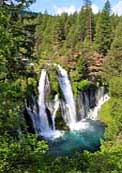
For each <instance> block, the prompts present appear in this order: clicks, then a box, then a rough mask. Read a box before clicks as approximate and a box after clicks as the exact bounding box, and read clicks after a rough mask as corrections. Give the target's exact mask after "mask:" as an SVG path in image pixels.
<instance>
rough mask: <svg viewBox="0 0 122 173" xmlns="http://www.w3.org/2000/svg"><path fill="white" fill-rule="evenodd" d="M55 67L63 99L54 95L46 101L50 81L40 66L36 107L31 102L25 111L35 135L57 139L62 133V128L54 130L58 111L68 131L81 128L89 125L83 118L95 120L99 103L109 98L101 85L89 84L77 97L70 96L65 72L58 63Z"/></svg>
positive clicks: (70, 89)
mask: <svg viewBox="0 0 122 173" xmlns="http://www.w3.org/2000/svg"><path fill="white" fill-rule="evenodd" d="M56 66H57V68H58V81H59V85H60V88H61V91H62V95H63V99H62V98H60V99H59V96H58V94H56V95H55V97H54V99H53V100H47V97H46V96H47V93H48V91H49V90H50V82H49V80H48V76H47V72H46V70H45V69H42V72H41V76H40V80H39V86H38V91H39V98H38V108H39V111H37V110H38V109H37V107H36V105H34V104H35V101H33V104H32V103H31V104H30V107H28V106H27V108H26V110H27V113H28V114H29V116H30V117H31V119H32V123H33V127H34V130H35V132H36V133H37V134H38V135H41V136H43V137H44V138H51V139H54V138H58V137H60V136H61V135H63V132H62V131H59V130H56V127H55V118H56V113H57V111H58V110H60V109H61V113H62V117H63V119H64V122H65V123H66V125H67V126H69V128H70V130H81V129H85V128H88V127H89V123H86V122H85V121H86V119H91V120H96V119H97V117H98V112H99V110H100V108H101V106H102V105H103V104H104V103H105V102H106V101H108V100H109V99H110V97H109V96H108V95H107V94H106V93H105V88H104V87H99V88H95V87H91V88H89V89H87V90H86V91H84V92H80V94H79V95H78V97H77V98H76V99H75V100H76V104H75V100H74V97H73V92H72V87H71V83H70V80H69V78H68V74H67V71H66V70H65V69H63V68H62V67H61V66H60V65H56ZM33 100H34V99H33ZM76 110H77V113H76Z"/></svg>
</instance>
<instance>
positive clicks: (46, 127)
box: [38, 69, 51, 133]
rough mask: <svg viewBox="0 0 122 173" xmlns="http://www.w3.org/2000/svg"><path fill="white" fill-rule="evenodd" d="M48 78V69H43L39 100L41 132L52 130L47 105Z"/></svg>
mask: <svg viewBox="0 0 122 173" xmlns="http://www.w3.org/2000/svg"><path fill="white" fill-rule="evenodd" d="M46 78H47V73H46V70H44V69H43V70H42V72H41V77H40V80H39V87H38V91H39V100H38V105H39V118H40V122H41V123H40V130H41V132H42V133H43V132H45V131H49V130H51V129H50V127H49V122H48V118H47V114H46V107H45V89H46V88H45V86H46Z"/></svg>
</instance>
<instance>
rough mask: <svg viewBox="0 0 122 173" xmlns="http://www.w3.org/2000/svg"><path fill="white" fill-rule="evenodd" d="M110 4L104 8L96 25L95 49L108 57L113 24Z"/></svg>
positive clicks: (106, 4) (107, 3)
mask: <svg viewBox="0 0 122 173" xmlns="http://www.w3.org/2000/svg"><path fill="white" fill-rule="evenodd" d="M110 11H111V7H110V2H109V0H107V1H106V3H105V5H104V8H103V10H102V12H101V14H100V15H99V18H98V21H97V25H96V35H95V43H94V44H95V48H96V50H97V51H98V52H99V53H102V54H103V55H106V53H107V51H108V50H109V49H110V45H111V41H112V34H111V33H112V24H111V18H110Z"/></svg>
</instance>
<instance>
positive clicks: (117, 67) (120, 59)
mask: <svg viewBox="0 0 122 173" xmlns="http://www.w3.org/2000/svg"><path fill="white" fill-rule="evenodd" d="M104 70H105V78H107V80H109V79H111V78H112V77H113V76H118V77H122V21H120V23H119V24H118V26H117V28H116V32H115V38H114V40H113V42H112V45H111V49H110V51H109V55H108V56H107V58H106V60H105V63H104Z"/></svg>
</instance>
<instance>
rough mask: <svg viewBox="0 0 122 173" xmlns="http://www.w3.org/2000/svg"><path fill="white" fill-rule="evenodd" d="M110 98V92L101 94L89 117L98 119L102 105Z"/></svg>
mask: <svg viewBox="0 0 122 173" xmlns="http://www.w3.org/2000/svg"><path fill="white" fill-rule="evenodd" d="M109 99H110V97H109V96H108V94H104V95H101V97H100V98H99V100H98V103H97V105H96V106H95V107H94V108H93V109H90V111H89V112H88V115H87V117H88V118H90V119H92V120H96V119H97V118H98V112H99V111H100V109H101V107H102V105H103V104H104V103H105V102H107V101H108V100H109Z"/></svg>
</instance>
